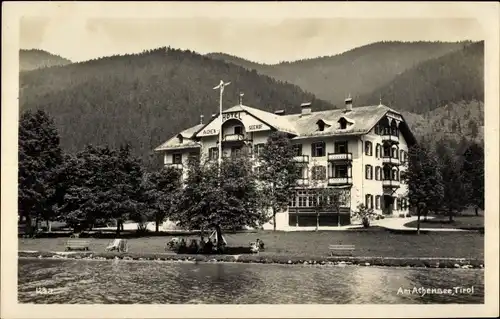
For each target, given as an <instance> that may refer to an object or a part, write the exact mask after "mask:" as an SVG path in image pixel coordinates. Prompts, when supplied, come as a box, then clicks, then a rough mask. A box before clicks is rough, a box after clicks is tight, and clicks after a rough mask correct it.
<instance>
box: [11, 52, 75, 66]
mask: <svg viewBox="0 0 500 319" xmlns="http://www.w3.org/2000/svg"><path fill="white" fill-rule="evenodd" d="M70 63H72V62H71V61H70V60H68V59H65V58H62V57H60V56H58V55H55V54H52V53H49V52H47V51H43V50H36V49H32V50H19V71H31V70H35V69H40V68H46V67H51V66H62V65H67V64H70Z"/></svg>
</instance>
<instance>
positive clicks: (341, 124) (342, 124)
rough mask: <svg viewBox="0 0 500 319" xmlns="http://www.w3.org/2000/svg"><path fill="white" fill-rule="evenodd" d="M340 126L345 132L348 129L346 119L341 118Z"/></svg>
mask: <svg viewBox="0 0 500 319" xmlns="http://www.w3.org/2000/svg"><path fill="white" fill-rule="evenodd" d="M339 124H340V129H341V130H345V129H346V128H347V120H346V119H345V118H341V119H340V120H339Z"/></svg>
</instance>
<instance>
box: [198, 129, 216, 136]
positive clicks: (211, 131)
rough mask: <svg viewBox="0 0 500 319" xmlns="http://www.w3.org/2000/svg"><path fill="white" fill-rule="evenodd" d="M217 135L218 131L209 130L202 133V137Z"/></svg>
mask: <svg viewBox="0 0 500 319" xmlns="http://www.w3.org/2000/svg"><path fill="white" fill-rule="evenodd" d="M217 133H218V132H217V130H216V129H208V130H203V132H201V134H202V135H212V134H217Z"/></svg>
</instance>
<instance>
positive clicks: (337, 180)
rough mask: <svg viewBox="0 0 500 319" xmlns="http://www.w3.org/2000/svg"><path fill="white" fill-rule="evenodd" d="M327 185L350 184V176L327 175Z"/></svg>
mask: <svg viewBox="0 0 500 319" xmlns="http://www.w3.org/2000/svg"><path fill="white" fill-rule="evenodd" d="M328 185H330V186H339V185H352V177H329V178H328Z"/></svg>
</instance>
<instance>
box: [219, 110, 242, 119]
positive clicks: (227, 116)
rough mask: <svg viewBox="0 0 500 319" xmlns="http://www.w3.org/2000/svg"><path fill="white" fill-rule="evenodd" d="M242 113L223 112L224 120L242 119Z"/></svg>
mask: <svg viewBox="0 0 500 319" xmlns="http://www.w3.org/2000/svg"><path fill="white" fill-rule="evenodd" d="M241 113H242V112H234V113H224V114H222V121H227V120H230V119H237V120H241Z"/></svg>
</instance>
